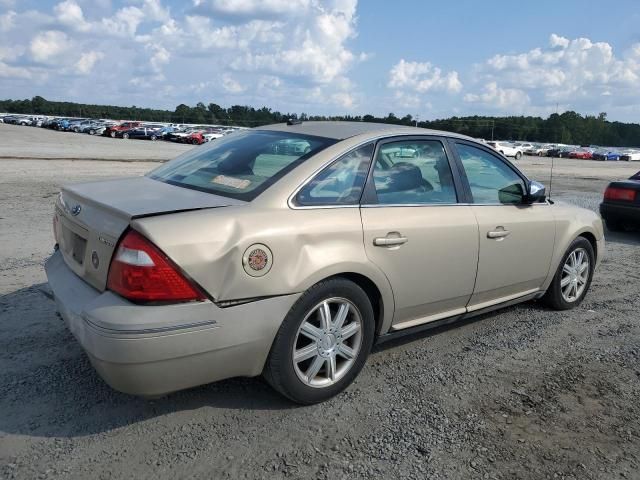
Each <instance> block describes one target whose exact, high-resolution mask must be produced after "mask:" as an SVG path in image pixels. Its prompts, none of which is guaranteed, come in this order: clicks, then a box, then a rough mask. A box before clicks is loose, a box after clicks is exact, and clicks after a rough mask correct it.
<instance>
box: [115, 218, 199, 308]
mask: <svg viewBox="0 0 640 480" xmlns="http://www.w3.org/2000/svg"><path fill="white" fill-rule="evenodd" d="M107 288H108V289H109V290H112V291H114V292H116V293H117V294H119V295H122V296H123V297H125V298H127V299H129V300H132V301H135V302H189V301H194V300H205V298H206V297H205V296H204V294H203V293H202V292H201V291H200V289H199V288H198V287H197V286H196V285H194V284H193V283H192V282H191V281H190V280H189V279H187V278H186V277H185V275H184V274H183V273H182V272H181V271H180V269H179V268H178V267H177V266H176V265H175V264H174V263H173V262H172V261H171V260H170V259H169V258H168V257H167V256H166V255H165V254H164V253H162V251H161V250H160V249H159V248H158V247H156V246H155V245H154V244H153V243H151V242H150V241H149V240H147V239H146V238H145V237H143V236H142V235H141V234H140V233H138V232H136V231H135V230H129V231H128V232H127V233H126V234H125V236H124V238H123V239H122V240H121V241H120V243H119V245H118V249H117V250H116V253H115V255H114V256H113V260H111V266H110V267H109V277H108V279H107Z"/></svg>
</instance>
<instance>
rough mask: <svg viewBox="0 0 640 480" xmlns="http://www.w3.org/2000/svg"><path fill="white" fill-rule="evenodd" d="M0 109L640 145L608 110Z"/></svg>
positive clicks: (21, 104)
mask: <svg viewBox="0 0 640 480" xmlns="http://www.w3.org/2000/svg"><path fill="white" fill-rule="evenodd" d="M0 111H5V112H10V113H23V114H35V115H56V116H69V117H86V118H109V119H126V120H141V121H148V122H172V123H192V124H200V123H202V124H220V125H236V126H243V127H254V126H259V125H267V124H270V123H280V122H284V121H286V120H287V119H289V118H296V119H300V120H347V121H359V122H381V123H392V124H396V125H417V126H419V127H423V128H433V129H438V130H447V131H451V132H456V133H461V134H464V135H469V136H471V137H475V138H484V139H487V140H491V139H501V140H520V141H530V142H548V143H565V144H572V145H573V144H575V145H603V146H612V147H615V146H640V124H637V123H622V122H611V121H608V120H607V114H606V113H604V112H603V113H600V114H599V115H597V116H594V115H581V114H579V113H576V112H573V111H567V112H564V113H561V114H557V113H554V114H552V115H550V116H549V117H548V118H541V117H531V116H508V117H488V116H477V115H476V116H467V117H451V118H446V119H438V120H429V121H418V120H417V119H415V118H413V117H412V116H411V115H405V116H403V117H397V116H396V115H394V114H393V113H389V114H388V115H386V116H384V117H377V116H374V115H362V116H361V115H355V116H352V115H344V116H319V115H307V114H305V113H301V114H296V113H281V112H278V111H274V110H272V109H270V108H268V107H262V108H254V107H249V106H243V105H233V106H231V107H228V108H224V107H221V106H220V105H217V104H215V103H209V104H208V105H205V104H204V103H202V102H199V103H197V104H196V105H195V106H194V107H191V106H189V105H185V104H180V105H178V106H177V107H176V108H175V110H173V111H170V110H161V109H152V108H142V107H136V106H131V107H122V106H114V105H93V104H83V103H74V102H54V101H50V100H46V99H45V98H43V97H40V96H36V97H33V98H32V99H25V100H0Z"/></svg>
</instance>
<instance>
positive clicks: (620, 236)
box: [604, 229, 640, 246]
mask: <svg viewBox="0 0 640 480" xmlns="http://www.w3.org/2000/svg"><path fill="white" fill-rule="evenodd" d="M604 239H605V241H607V242H611V243H621V244H623V245H632V246H638V245H640V230H635V231H631V230H630V231H625V232H612V231H611V230H608V229H606V230H605V235H604Z"/></svg>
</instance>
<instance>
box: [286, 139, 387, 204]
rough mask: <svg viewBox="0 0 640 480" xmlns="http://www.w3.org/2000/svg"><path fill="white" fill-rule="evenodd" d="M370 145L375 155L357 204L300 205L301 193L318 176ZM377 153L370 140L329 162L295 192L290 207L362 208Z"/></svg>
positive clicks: (371, 160)
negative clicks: (361, 204) (299, 197)
mask: <svg viewBox="0 0 640 480" xmlns="http://www.w3.org/2000/svg"><path fill="white" fill-rule="evenodd" d="M368 145H373V150H372V151H373V153H372V154H371V156H370V157H369V164H368V166H367V174H366V175H365V181H364V185H363V186H362V191H361V192H360V198H359V199H358V201H357V202H354V203H353V204H347V205H339V204H332V203H318V204H314V205H305V204H303V203H300V202H299V200H298V196H299V195H300V193H301V192H302V190H304V189H305V188H306V187H307V186H308V185H309V184H310V183H311V182H313V181H314V180H315V179H316V178H317V177H318V175H321V174H322V172H324V171H325V170H327V169H328V168H331V167H332V166H333V165H335V164H336V163H338V162H340V161H342V160H344V158H345V157H346V156H348V155H351V154H352V153H353V152H355V151H357V150H360V149H361V148H364V147H366V146H368ZM375 151H376V146H375V141H374V140H369V141H366V142H363V143H361V144H359V145H356V146H355V147H353V148H352V149H350V150H349V151H347V152H345V153H343V154H341V155H340V156H338V157H336V158H334V159H333V160H331V161H329V162H328V163H326V164H325V165H323V166H322V167H320V168H319V169H318V170H317V171H315V172H314V173H313V174H312V175H311V176H310V177H309V178H307V179H306V180H305V181H304V182H303V183H302V184H301V185H300V186H299V187H298V188H297V189H296V190H295V191H294V193H293V194H292V195H291V196H290V197H289V202H288V203H289V206H290V207H293V208H295V209H313V208H354V207H356V208H358V207H359V206H360V202H361V201H362V196H363V195H364V190H365V188H366V184H367V179H368V176H369V172H370V170H371V165H372V163H373V158H375Z"/></svg>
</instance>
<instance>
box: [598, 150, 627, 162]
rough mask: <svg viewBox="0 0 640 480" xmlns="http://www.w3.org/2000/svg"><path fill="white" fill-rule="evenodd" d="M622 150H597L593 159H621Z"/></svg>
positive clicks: (615, 160)
mask: <svg viewBox="0 0 640 480" xmlns="http://www.w3.org/2000/svg"><path fill="white" fill-rule="evenodd" d="M620 156H621V155H620V152H614V151H611V150H596V151H595V152H593V157H592V158H593V160H603V161H614V162H617V161H618V160H620Z"/></svg>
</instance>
